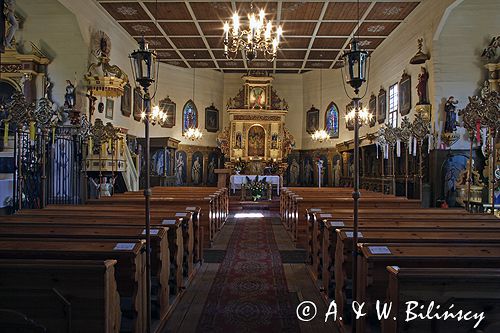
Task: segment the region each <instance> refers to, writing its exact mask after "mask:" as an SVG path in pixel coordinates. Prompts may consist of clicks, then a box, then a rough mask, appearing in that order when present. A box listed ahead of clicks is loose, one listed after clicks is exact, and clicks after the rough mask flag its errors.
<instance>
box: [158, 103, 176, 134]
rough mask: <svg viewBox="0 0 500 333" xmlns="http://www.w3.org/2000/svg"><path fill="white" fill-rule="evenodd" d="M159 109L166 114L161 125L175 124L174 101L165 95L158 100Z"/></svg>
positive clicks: (164, 126)
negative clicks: (165, 118)
mask: <svg viewBox="0 0 500 333" xmlns="http://www.w3.org/2000/svg"><path fill="white" fill-rule="evenodd" d="M159 107H160V110H163V112H165V113H166V114H167V120H165V121H164V122H163V123H162V124H161V127H163V128H172V127H174V126H175V103H174V102H173V101H172V100H171V99H170V98H169V97H168V96H167V98H164V99H162V100H161V101H160V104H159Z"/></svg>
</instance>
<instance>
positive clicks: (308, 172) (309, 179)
mask: <svg viewBox="0 0 500 333" xmlns="http://www.w3.org/2000/svg"><path fill="white" fill-rule="evenodd" d="M304 176H305V177H304V179H305V182H306V185H312V183H313V167H312V165H311V162H310V161H309V160H307V162H306V165H305V167H304Z"/></svg>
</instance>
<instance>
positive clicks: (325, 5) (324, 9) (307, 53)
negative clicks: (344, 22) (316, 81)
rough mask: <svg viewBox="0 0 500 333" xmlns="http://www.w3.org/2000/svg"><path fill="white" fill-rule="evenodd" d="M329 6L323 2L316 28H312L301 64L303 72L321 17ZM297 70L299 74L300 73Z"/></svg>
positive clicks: (328, 2)
mask: <svg viewBox="0 0 500 333" xmlns="http://www.w3.org/2000/svg"><path fill="white" fill-rule="evenodd" d="M329 4H330V1H325V3H324V4H323V8H321V14H320V15H319V18H318V21H317V22H316V26H315V27H314V31H313V34H312V37H311V40H310V41H309V47H308V48H307V51H306V55H305V57H304V62H303V63H302V67H301V70H303V69H304V68H305V67H306V63H307V59H308V58H309V53H311V49H312V46H313V44H314V40H315V39H316V35H317V34H318V31H319V27H320V26H321V23H322V21H323V17H324V16H325V13H326V9H327V8H328V5H329ZM301 70H299V74H300V72H301Z"/></svg>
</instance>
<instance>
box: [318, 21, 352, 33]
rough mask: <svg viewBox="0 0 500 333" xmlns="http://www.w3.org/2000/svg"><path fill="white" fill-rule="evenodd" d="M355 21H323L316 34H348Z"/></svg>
mask: <svg viewBox="0 0 500 333" xmlns="http://www.w3.org/2000/svg"><path fill="white" fill-rule="evenodd" d="M355 27H356V23H354V22H323V23H321V26H320V27H319V30H318V36H349V35H350V34H351V33H352V31H353V30H354V28H355Z"/></svg>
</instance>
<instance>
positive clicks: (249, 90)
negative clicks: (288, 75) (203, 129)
mask: <svg viewBox="0 0 500 333" xmlns="http://www.w3.org/2000/svg"><path fill="white" fill-rule="evenodd" d="M243 81H244V84H243V87H242V88H241V89H240V91H239V92H238V94H237V95H236V97H234V98H230V99H229V101H228V103H227V108H226V110H227V112H228V113H229V125H228V126H227V127H226V128H225V129H224V131H222V133H221V134H220V135H219V137H218V145H219V148H220V149H221V150H222V152H223V153H224V154H225V155H226V158H229V160H230V162H231V163H230V165H229V167H230V166H231V164H232V162H235V161H237V160H239V159H241V160H243V161H247V162H249V164H248V168H249V170H250V171H253V172H258V171H259V169H261V168H260V167H259V165H260V166H262V165H263V164H264V163H268V162H271V161H274V162H277V163H278V164H283V163H282V162H284V161H285V160H286V157H287V156H288V154H289V153H290V151H291V148H292V146H293V137H292V136H291V135H290V133H289V132H288V130H287V129H286V128H285V118H286V115H287V112H288V104H287V103H286V101H285V100H284V99H281V98H280V97H279V96H278V94H277V93H276V91H275V90H274V88H273V86H272V82H273V78H272V77H271V76H268V75H266V74H265V73H264V75H261V73H252V74H250V75H247V76H243ZM283 167H284V169H286V164H284V166H283ZM280 169H282V168H281V167H280ZM260 171H262V170H260Z"/></svg>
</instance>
